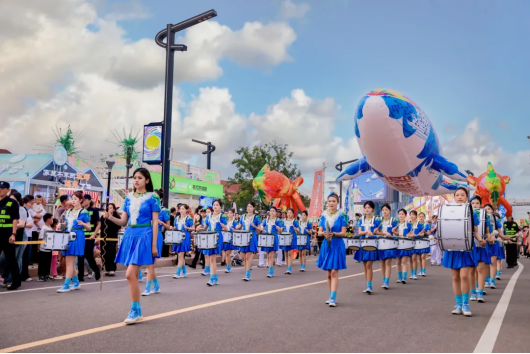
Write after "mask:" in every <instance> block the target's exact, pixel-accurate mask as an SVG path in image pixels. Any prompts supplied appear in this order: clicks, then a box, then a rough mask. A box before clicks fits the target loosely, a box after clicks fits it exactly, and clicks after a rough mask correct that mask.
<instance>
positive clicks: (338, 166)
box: [335, 159, 359, 209]
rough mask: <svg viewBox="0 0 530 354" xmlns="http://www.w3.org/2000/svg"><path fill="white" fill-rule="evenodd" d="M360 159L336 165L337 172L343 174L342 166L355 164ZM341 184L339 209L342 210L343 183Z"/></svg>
mask: <svg viewBox="0 0 530 354" xmlns="http://www.w3.org/2000/svg"><path fill="white" fill-rule="evenodd" d="M357 160H359V159H355V160H350V161H344V162H339V163H338V164H336V165H335V168H336V169H337V171H339V172H342V165H347V164H349V163H354V162H355V161H357ZM339 183H340V189H339V190H340V192H339V193H340V196H339V199H340V201H339V209H340V208H342V181H340V182H339Z"/></svg>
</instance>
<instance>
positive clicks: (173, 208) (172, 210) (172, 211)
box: [169, 203, 181, 213]
mask: <svg viewBox="0 0 530 354" xmlns="http://www.w3.org/2000/svg"><path fill="white" fill-rule="evenodd" d="M180 205H181V204H180V203H178V205H177V206H178V207H179V208H180ZM176 211H177V209H175V207H172V208H171V209H169V212H170V213H174V212H176Z"/></svg>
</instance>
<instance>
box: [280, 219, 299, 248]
mask: <svg viewBox="0 0 530 354" xmlns="http://www.w3.org/2000/svg"><path fill="white" fill-rule="evenodd" d="M282 227H283V232H285V233H290V234H292V235H293V242H292V243H291V245H290V246H282V247H280V248H281V249H282V250H284V251H285V252H289V251H292V250H296V249H298V245H297V244H298V243H297V238H296V231H295V229H294V228H295V227H296V228H297V229H298V228H299V225H298V220H296V219H291V220H289V219H285V220H283V226H282Z"/></svg>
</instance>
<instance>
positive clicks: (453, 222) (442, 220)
mask: <svg viewBox="0 0 530 354" xmlns="http://www.w3.org/2000/svg"><path fill="white" fill-rule="evenodd" d="M473 227H474V221H473V209H472V207H471V204H470V203H465V204H441V205H440V209H439V210H438V231H437V234H438V240H439V242H440V249H441V250H442V251H467V252H469V251H472V250H473Z"/></svg>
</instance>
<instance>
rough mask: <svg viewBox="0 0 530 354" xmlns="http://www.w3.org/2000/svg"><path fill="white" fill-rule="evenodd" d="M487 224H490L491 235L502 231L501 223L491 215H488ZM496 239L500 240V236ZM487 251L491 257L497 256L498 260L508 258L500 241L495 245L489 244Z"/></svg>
mask: <svg viewBox="0 0 530 354" xmlns="http://www.w3.org/2000/svg"><path fill="white" fill-rule="evenodd" d="M486 222H487V223H488V227H489V231H490V233H492V232H493V231H495V230H499V229H502V225H501V221H500V220H499V219H498V218H496V217H494V216H492V215H491V214H488V215H487V217H486ZM496 238H497V239H498V238H499V236H496ZM486 249H487V250H488V253H489V255H490V256H497V259H505V258H506V257H505V254H504V247H501V243H500V242H499V241H495V242H494V243H493V244H490V243H489V242H488V244H487V245H486Z"/></svg>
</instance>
